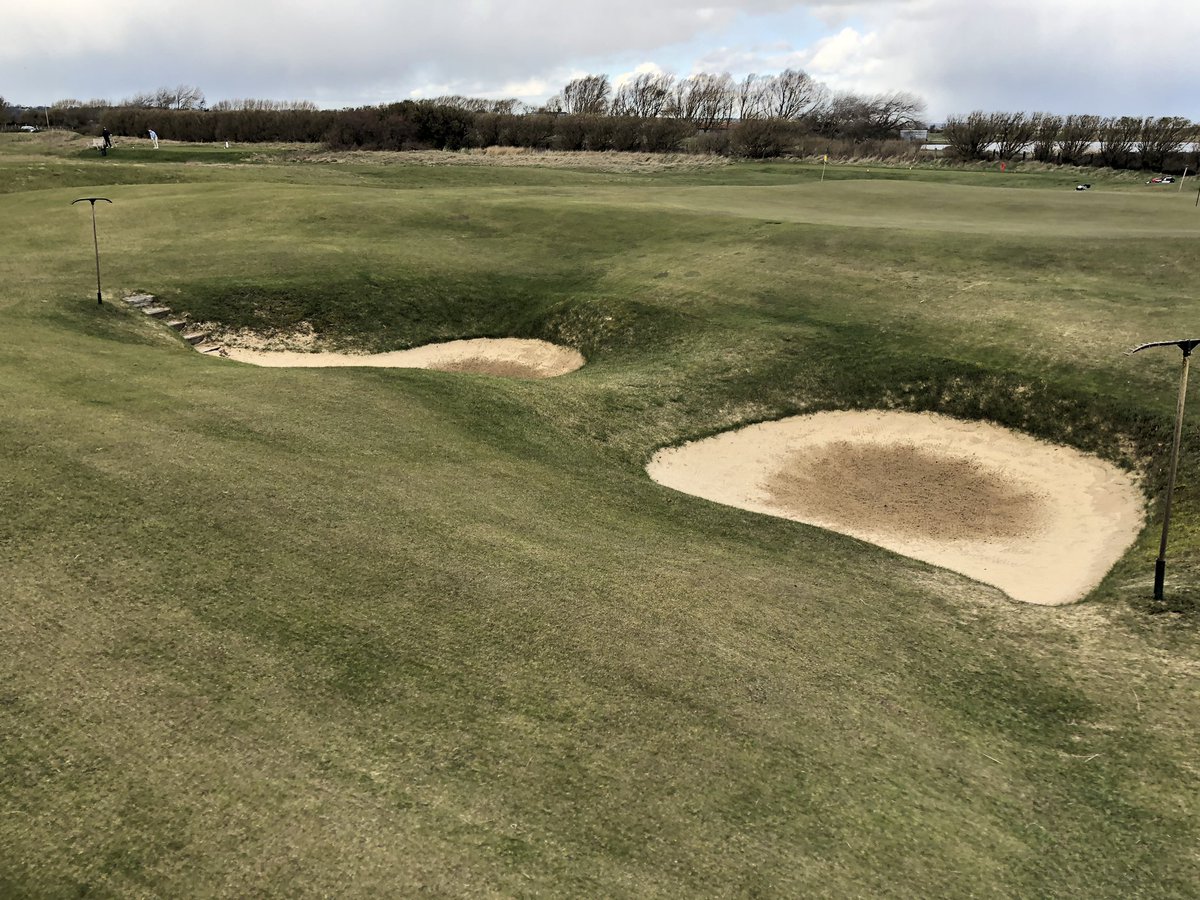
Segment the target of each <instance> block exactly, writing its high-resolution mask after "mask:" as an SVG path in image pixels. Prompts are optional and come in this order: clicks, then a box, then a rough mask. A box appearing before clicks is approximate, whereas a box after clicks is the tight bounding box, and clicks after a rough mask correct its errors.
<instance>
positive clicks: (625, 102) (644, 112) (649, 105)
mask: <svg viewBox="0 0 1200 900" xmlns="http://www.w3.org/2000/svg"><path fill="white" fill-rule="evenodd" d="M674 85H675V76H674V75H671V74H669V73H666V72H642V73H640V74H639V75H637V76H636V77H635V78H633V79H631V80H630V81H627V82H625V84H623V85H621V89H620V90H619V91H617V94H616V96H615V97H614V98H613V101H612V111H613V114H614V115H622V116H638V117H640V118H643V119H653V118H655V117H657V116H661V115H662V114H663V110H665V109H666V108H667V104H668V103H669V102H670V100H671V89H672V88H673V87H674Z"/></svg>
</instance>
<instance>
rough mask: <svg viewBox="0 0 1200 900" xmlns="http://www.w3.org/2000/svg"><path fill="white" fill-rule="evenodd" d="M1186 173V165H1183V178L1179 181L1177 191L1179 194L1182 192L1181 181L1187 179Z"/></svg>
mask: <svg viewBox="0 0 1200 900" xmlns="http://www.w3.org/2000/svg"><path fill="white" fill-rule="evenodd" d="M1187 173H1188V167H1187V166H1184V167H1183V178H1182V179H1181V180H1180V182H1179V192H1180V193H1181V194H1182V193H1183V182H1185V181H1187Z"/></svg>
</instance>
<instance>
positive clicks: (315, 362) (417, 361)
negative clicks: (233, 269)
mask: <svg viewBox="0 0 1200 900" xmlns="http://www.w3.org/2000/svg"><path fill="white" fill-rule="evenodd" d="M225 353H226V355H227V356H228V358H229V359H235V360H238V361H239V362H245V363H251V364H253V365H256V366H273V367H283V368H287V367H303V368H319V367H325V366H373V367H376V368H395V369H438V370H441V371H443V372H472V373H475V374H481V375H499V376H506V377H511V378H553V377H555V376H557V375H565V374H566V373H568V372H573V371H575V370H576V369H578V368H579V367H580V366H582V365H583V364H584V358H583V355H582V354H580V353H579V351H578V350H572V349H571V348H569V347H560V346H558V345H557V344H551V343H550V342H548V341H539V340H533V339H526V338H471V339H469V340H462V341H447V342H445V343H441V344H427V345H425V346H423V347H414V348H413V349H411V350H394V351H391V352H389V353H370V354H358V353H324V352H313V353H308V352H304V351H294V350H259V349H250V348H246V347H233V346H231V347H227V348H226V350H225Z"/></svg>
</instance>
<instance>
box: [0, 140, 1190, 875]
mask: <svg viewBox="0 0 1200 900" xmlns="http://www.w3.org/2000/svg"><path fill="white" fill-rule="evenodd" d="M39 137H40V136H39ZM78 151H79V148H78V147H74V146H73V145H72V144H70V143H64V144H62V145H48V144H47V143H46V142H44V141H42V142H39V141H37V140H28V139H26V140H18V139H8V138H6V139H5V140H4V141H0V185H3V192H2V193H0V244H2V246H4V247H5V252H4V254H3V255H0V284H3V286H4V287H3V289H2V290H0V333H2V334H3V335H4V351H3V353H0V379H2V383H3V386H4V391H3V394H2V395H0V396H3V398H4V399H3V400H0V484H2V487H3V494H2V496H3V497H4V502H5V515H4V516H3V518H2V519H0V575H2V577H3V583H4V584H5V586H6V587H5V591H4V597H5V603H4V610H5V616H4V622H3V625H0V649H2V651H3V652H2V654H0V704H2V705H3V710H4V715H3V716H0V811H2V815H0V847H3V848H4V850H3V852H2V853H0V893H2V894H4V895H6V896H38V897H47V896H49V897H55V896H58V897H67V896H72V897H74V896H163V895H201V896H203V895H218V894H219V895H279V896H310V895H311V896H321V895H328V894H338V895H351V896H375V895H379V894H392V895H406V894H414V893H424V894H431V895H454V896H462V895H494V894H505V895H512V894H516V895H529V894H539V893H541V894H552V895H564V894H566V895H579V894H585V895H587V894H595V895H604V896H631V897H632V896H637V897H642V896H679V895H806V896H831V897H844V896H890V897H928V896H976V897H1007V896H1044V897H1052V896H1087V897H1114V898H1116V897H1121V898H1127V897H1138V896H1143V897H1170V896H1177V897H1185V896H1191V895H1194V889H1195V884H1196V883H1197V880H1198V879H1200V858H1198V856H1197V850H1196V848H1197V846H1200V842H1198V840H1197V839H1198V838H1200V834H1198V828H1197V825H1196V823H1197V821H1200V790H1198V789H1197V788H1198V784H1197V777H1198V773H1197V767H1196V755H1195V750H1194V730H1195V723H1196V722H1197V721H1200V699H1198V698H1200V691H1197V687H1198V686H1200V685H1198V678H1197V674H1198V668H1200V667H1198V663H1200V654H1198V653H1197V650H1196V642H1195V638H1196V626H1197V623H1198V622H1200V604H1198V600H1200V594H1198V592H1197V588H1196V584H1197V580H1198V576H1200V528H1198V523H1200V506H1198V504H1197V500H1196V492H1195V488H1194V485H1195V479H1196V476H1197V472H1198V470H1200V457H1198V454H1200V433H1198V428H1197V415H1196V413H1195V412H1194V410H1193V412H1192V414H1191V415H1190V416H1189V420H1188V426H1187V428H1188V430H1187V435H1186V444H1187V448H1188V450H1187V455H1186V457H1185V461H1184V465H1183V470H1182V475H1181V483H1180V489H1179V493H1178V495H1177V507H1176V518H1175V523H1176V524H1175V526H1174V528H1173V533H1172V548H1171V556H1170V561H1169V566H1168V572H1169V576H1170V577H1169V594H1170V598H1171V599H1170V601H1169V602H1168V603H1166V604H1155V603H1153V602H1152V601H1150V600H1149V599H1148V595H1149V592H1150V591H1149V587H1150V575H1151V571H1152V566H1153V557H1154V555H1155V553H1156V551H1157V533H1156V530H1155V528H1154V527H1153V525H1152V526H1151V527H1149V528H1148V530H1147V532H1146V534H1145V535H1143V538H1142V540H1141V541H1140V542H1139V544H1138V545H1137V546H1136V547H1135V548H1134V550H1132V551H1131V552H1130V554H1129V556H1128V557H1127V559H1125V560H1124V561H1122V563H1121V564H1119V565H1118V567H1117V568H1116V569H1115V570H1114V572H1113V574H1112V575H1111V576H1110V577H1109V578H1108V579H1107V580H1106V581H1105V583H1104V584H1103V585H1102V586H1101V587H1100V589H1098V590H1097V592H1096V593H1095V594H1094V596H1093V597H1092V598H1091V600H1090V601H1089V602H1088V603H1086V604H1084V605H1080V606H1075V607H1068V608H1059V609H1046V608H1034V607H1028V606H1024V605H1019V604H1016V603H1013V602H1011V601H1008V600H1007V599H1005V598H1004V597H1003V596H1001V595H1000V594H998V592H996V591H994V590H992V589H990V588H987V587H983V586H980V585H978V584H975V583H973V582H970V581H968V580H967V579H964V578H961V577H959V576H956V575H953V574H950V573H947V572H943V571H939V570H935V569H932V568H930V567H927V566H924V565H921V564H919V563H916V562H913V561H910V560H906V559H903V558H899V557H896V556H894V555H891V554H889V553H886V552H884V551H882V550H879V549H877V548H873V547H871V546H867V545H864V544H860V543H858V542H855V541H853V540H850V539H847V538H844V537H840V536H838V535H834V534H830V533H826V532H822V531H819V530H816V529H812V528H808V527H805V526H801V525H797V524H794V523H789V522H784V521H780V520H774V519H770V518H767V517H762V516H757V515H754V514H750V513H746V512H742V511H739V510H734V509H727V508H723V507H718V506H715V505H712V504H709V503H706V502H704V501H700V500H698V499H695V498H691V497H687V496H683V495H679V494H675V493H673V492H670V491H667V490H665V489H663V488H660V487H659V486H657V485H654V484H653V483H651V482H650V481H649V480H648V479H647V478H646V477H645V476H644V474H643V472H642V469H641V467H642V465H643V464H644V462H645V460H646V459H647V458H648V457H649V456H650V455H651V453H652V452H653V451H654V449H656V448H657V447H659V446H663V445H666V444H671V443H676V442H678V441H681V440H684V439H687V438H692V437H697V436H700V435H704V434H709V433H713V432H716V431H719V430H723V429H725V428H729V427H733V426H736V425H738V424H742V423H745V422H750V421H756V420H761V419H766V418H774V417H777V416H780V415H785V414H789V413H793V412H797V411H803V410H814V409H825V408H853V407H873V406H887V407H893V408H902V409H933V410H938V411H941V412H947V413H950V414H954V415H960V416H967V417H986V418H991V419H994V420H996V421H999V422H1002V423H1005V424H1009V425H1013V426H1018V427H1023V428H1025V429H1027V430H1029V431H1032V432H1033V433H1035V434H1038V435H1041V436H1044V437H1047V438H1052V439H1055V440H1060V441H1065V442H1068V443H1072V444H1074V445H1077V446H1080V447H1084V448H1086V449H1090V450H1093V451H1095V452H1098V453H1101V454H1103V455H1105V456H1107V457H1109V458H1112V459H1116V460H1121V461H1124V462H1126V463H1127V464H1130V465H1138V466H1139V467H1141V468H1143V469H1144V470H1145V471H1146V473H1147V488H1148V491H1149V492H1150V493H1151V494H1156V493H1157V492H1158V491H1159V490H1161V487H1162V483H1163V478H1164V472H1163V467H1164V464H1165V459H1164V458H1163V456H1164V454H1163V449H1164V446H1165V443H1166V441H1168V440H1169V437H1170V429H1171V424H1172V414H1173V406H1174V396H1175V385H1176V379H1177V377H1178V359H1177V358H1175V356H1174V355H1171V354H1165V353H1164V354H1162V355H1161V356H1155V357H1150V358H1143V357H1141V356H1139V357H1134V358H1132V359H1130V358H1128V357H1126V356H1125V355H1124V354H1123V351H1124V350H1126V349H1128V347H1129V346H1131V345H1133V344H1135V343H1138V342H1140V341H1141V340H1144V339H1145V340H1149V339H1155V338H1162V337H1172V336H1177V335H1180V334H1191V333H1194V332H1196V331H1197V322H1196V317H1195V313H1194V307H1193V306H1192V302H1193V301H1192V300H1191V287H1190V286H1191V285H1192V284H1193V283H1194V281H1195V277H1196V275H1197V272H1196V267H1195V263H1194V260H1193V257H1192V256H1191V255H1190V251H1191V248H1192V246H1193V244H1194V239H1195V232H1196V230H1197V228H1198V227H1200V217H1197V216H1196V215H1195V211H1194V210H1193V209H1192V206H1191V203H1190V198H1188V197H1187V196H1185V195H1179V194H1171V193H1157V192H1156V193H1153V194H1148V193H1143V192H1135V191H1134V190H1133V186H1132V185H1130V184H1127V183H1121V182H1114V183H1113V184H1105V183H1104V182H1102V181H1101V179H1100V178H1092V179H1091V180H1092V181H1093V182H1095V183H1096V187H1095V188H1094V189H1093V190H1092V191H1091V192H1090V193H1087V194H1084V195H1077V194H1075V193H1074V192H1073V191H1072V190H1071V188H1072V187H1073V185H1069V184H1067V183H1066V182H1068V181H1069V180H1070V178H1073V177H1074V176H1073V175H1071V176H1063V175H1061V174H1057V173H1044V174H1043V173H1028V174H1022V173H1019V172H1018V173H1010V174H1012V175H1013V176H1014V177H1015V178H1019V179H1021V180H1020V181H1019V182H1016V181H1010V182H1005V183H1004V184H1006V185H1007V188H1006V189H1004V190H998V189H997V187H996V185H997V180H998V176H997V175H996V173H990V172H953V171H946V170H929V171H924V172H922V171H921V170H903V171H898V172H889V173H884V175H885V176H886V177H884V176H881V174H880V172H879V170H878V169H876V170H874V171H872V172H870V173H868V172H866V171H865V170H859V171H855V170H851V169H841V170H839V171H838V172H837V173H836V176H835V177H831V176H830V175H827V178H826V181H825V182H824V183H821V182H820V181H819V177H820V172H819V169H816V168H813V167H804V166H794V165H770V166H768V165H757V164H756V165H737V166H731V167H727V168H724V169H719V170H714V171H711V172H708V171H706V172H694V171H681V172H671V171H665V172H660V173H656V174H653V175H633V174H628V173H622V172H611V171H595V170H589V171H578V172H577V171H571V170H566V169H545V170H542V169H535V168H523V169H520V170H513V169H500V168H497V169H489V168H487V167H483V166H480V167H466V166H456V167H445V168H441V167H437V166H428V165H422V166H405V165H387V166H380V165H370V164H360V163H347V164H312V163H303V162H289V161H287V158H286V156H285V155H284V151H282V150H280V151H279V155H278V156H276V157H272V156H271V155H270V152H268V153H267V154H264V155H261V156H255V157H245V156H244V157H238V158H236V159H232V158H226V157H225V156H224V155H223V153H222V154H217V155H215V157H214V159H213V160H212V161H211V162H205V161H204V155H205V153H206V152H208V151H206V149H205V148H175V147H172V145H169V144H164V151H163V152H162V153H161V154H158V155H150V154H141V155H137V156H133V158H130V159H126V158H123V157H122V155H121V153H120V152H115V153H113V154H112V155H110V156H109V157H107V158H105V159H103V160H100V159H98V158H86V157H80V156H79V155H78ZM73 154H74V155H73ZM64 179H65V180H64ZM93 189H95V190H96V191H97V192H98V193H104V194H105V195H107V196H111V197H112V199H113V200H114V201H115V202H114V204H113V206H111V207H104V208H102V209H100V210H99V211H98V218H99V220H100V226H99V230H100V240H101V254H102V265H103V272H104V284H105V289H106V295H107V296H108V297H112V298H115V297H117V296H119V295H120V294H121V293H123V292H127V291H132V290H135V289H136V290H148V291H152V292H153V293H155V294H158V295H160V296H163V297H164V298H166V299H167V301H168V302H169V303H170V304H171V305H172V306H173V307H174V308H175V309H179V310H187V311H189V312H190V313H191V314H192V315H193V316H194V317H196V318H200V319H215V320H220V321H223V322H225V323H227V324H230V325H249V326H253V327H257V328H262V329H267V328H289V327H294V326H296V325H297V324H299V323H300V322H309V323H311V324H313V325H315V326H318V327H319V330H320V331H321V332H322V334H324V335H325V336H326V337H327V338H328V339H329V340H330V341H331V342H333V343H337V344H341V345H343V346H358V347H363V348H370V349H389V348H395V347H401V346H409V345H413V344H419V343H423V342H427V341H431V340H438V339H443V338H447V337H463V336H478V335H484V336H486V335H501V334H518V335H522V336H536V337H547V338H550V339H554V340H560V341H564V342H567V343H571V344H573V345H574V346H578V347H580V348H581V349H583V350H585V352H586V353H587V354H588V355H589V357H590V363H589V365H588V366H587V367H585V368H584V369H583V370H581V371H579V372H577V373H574V374H572V375H570V376H566V377H564V378H560V379H555V380H551V381H544V382H510V381H504V380H500V379H492V378H487V377H475V376H463V375H448V374H442V373H435V372H415V371H414V372H404V371H396V372H389V371H379V370H329V371H319V370H292V371H289V370H264V369H254V368H251V367H248V366H241V365H238V364H234V363H230V362H227V361H221V360H215V359H209V358H204V357H201V356H199V355H198V354H195V353H193V352H191V351H190V350H189V349H187V348H186V347H185V346H184V345H183V343H182V342H181V341H180V340H179V339H178V338H177V337H175V336H174V335H173V334H170V333H167V332H166V330H165V329H164V328H162V326H159V325H155V324H153V323H151V322H148V321H146V320H145V319H144V318H143V317H141V316H139V315H137V314H135V313H132V312H130V311H127V310H124V309H121V308H119V304H117V303H115V302H112V303H107V304H106V305H104V306H102V307H97V306H96V305H95V303H94V302H89V299H88V298H89V290H90V287H89V284H91V281H90V279H91V278H92V277H93V274H94V273H93V270H92V265H93V260H92V256H91V247H90V239H91V234H90V221H88V218H87V215H86V213H85V212H84V211H83V210H81V209H80V208H79V207H75V208H72V207H71V206H70V205H69V203H70V200H72V199H74V198H75V197H76V196H82V195H84V194H85V193H87V192H89V191H91V190H93ZM1149 190H1150V189H1147V191H1149ZM1193 407H1194V404H1193ZM1153 508H1154V507H1152V509H1153ZM1153 521H1157V520H1153Z"/></svg>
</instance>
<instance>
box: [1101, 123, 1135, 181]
mask: <svg viewBox="0 0 1200 900" xmlns="http://www.w3.org/2000/svg"><path fill="white" fill-rule="evenodd" d="M1141 136H1142V120H1141V119H1138V118H1135V117H1133V116H1119V117H1117V116H1114V117H1112V118H1108V119H1104V120H1102V121H1101V122H1100V159H1101V161H1102V162H1103V163H1104V164H1105V165H1106V166H1111V167H1112V168H1114V169H1124V168H1128V167H1129V163H1130V161H1131V160H1132V159H1133V154H1134V148H1135V147H1136V146H1137V142H1138V139H1139V138H1140V137H1141Z"/></svg>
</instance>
